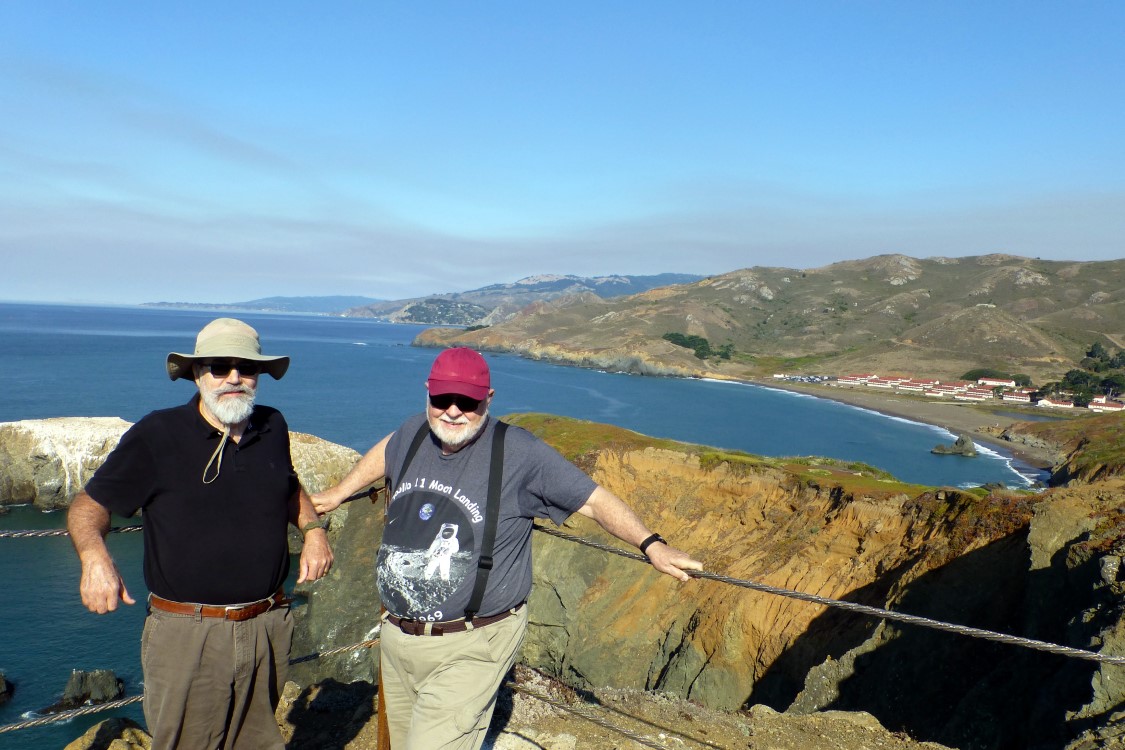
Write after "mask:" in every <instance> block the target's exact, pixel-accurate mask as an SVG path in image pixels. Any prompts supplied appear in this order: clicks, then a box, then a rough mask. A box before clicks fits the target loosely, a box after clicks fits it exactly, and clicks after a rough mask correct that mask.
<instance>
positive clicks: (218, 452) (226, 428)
mask: <svg viewBox="0 0 1125 750" xmlns="http://www.w3.org/2000/svg"><path fill="white" fill-rule="evenodd" d="M229 437H230V425H229V424H225V425H223V439H222V440H220V441H219V447H218V448H216V449H215V452H214V453H212V454H211V458H209V459H208V460H207V465H206V466H204V467H203V483H204V484H211V483H212V482H214V481H215V480H216V479H218V478H219V472H220V471H222V468H223V448H224V447H225V446H226V444H227V438H229ZM216 459H218V460H217V461H216ZM211 464H215V476H213V477H211V478H210V479H208V478H207V472H208V471H210V470H211Z"/></svg>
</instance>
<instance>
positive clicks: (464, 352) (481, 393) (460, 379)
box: [426, 346, 491, 401]
mask: <svg viewBox="0 0 1125 750" xmlns="http://www.w3.org/2000/svg"><path fill="white" fill-rule="evenodd" d="M490 382H491V381H490V377H489V373H488V363H487V362H485V361H484V357H482V356H481V355H479V354H477V353H476V352H474V351H473V350H472V349H467V348H465V347H463V346H458V347H454V348H453V349H446V350H445V351H444V352H442V353H441V354H439V355H437V359H435V360H434V366H433V367H431V368H430V377H429V379H428V380H427V381H426V385H427V386H428V387H429V389H430V395H431V396H442V395H445V394H446V393H455V394H457V395H458V396H468V397H469V398H472V399H476V400H477V401H483V400H484V399H485V398H487V397H488V391H489V388H490V387H491V386H490Z"/></svg>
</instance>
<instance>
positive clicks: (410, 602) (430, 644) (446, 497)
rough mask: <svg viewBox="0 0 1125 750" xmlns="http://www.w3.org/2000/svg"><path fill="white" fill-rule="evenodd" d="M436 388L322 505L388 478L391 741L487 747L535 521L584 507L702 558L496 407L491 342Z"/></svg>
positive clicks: (687, 564) (677, 560)
mask: <svg viewBox="0 0 1125 750" xmlns="http://www.w3.org/2000/svg"><path fill="white" fill-rule="evenodd" d="M426 389H427V391H428V393H427V399H426V410H425V413H424V414H418V415H416V416H414V417H411V418H410V419H408V420H407V421H406V422H405V423H404V424H403V425H402V426H401V427H400V428H399V429H397V430H395V431H394V432H393V433H391V434H390V435H388V436H387V437H385V438H383V439H382V440H381V441H379V443H378V444H377V445H375V446H374V447H373V448H372V449H371V450H369V451H368V452H367V454H366V455H364V456H363V458H362V459H360V461H359V463H357V464H356V466H355V467H354V468H353V469H352V470H351V472H350V473H349V474H348V475H347V476H346V477H345V478H344V479H343V481H341V482H340V484H338V485H337V486H336V487H333V488H332V489H330V490H327V491H326V492H322V493H320V494H318V495H315V496H314V497H313V505H314V506H315V507H316V510H317V511H318V512H320V513H325V512H327V511H330V510H333V509H334V508H336V507H338V506H339V505H340V503H341V502H343V499H344V498H346V497H348V496H350V495H352V494H353V493H355V492H357V491H358V490H361V489H363V488H364V487H367V486H368V485H370V484H371V483H373V482H375V481H377V480H378V479H380V478H382V477H384V476H385V477H386V479H387V488H388V492H389V493H390V497H391V502H390V504H389V507H388V510H387V525H386V528H385V530H384V532H383V544H382V546H381V547H380V548H379V556H378V560H377V562H376V566H377V569H378V579H379V595H380V597H381V599H382V602H383V606H384V607H385V608H386V609H387V612H388V615H387V616H386V618H385V622H387V623H389V625H386V626H384V627H383V628H382V633H381V643H380V671H381V674H382V683H383V693H384V701H385V705H386V710H387V719H388V726H389V728H390V732H391V746H392V747H393V748H394V750H431V749H432V748H436V747H441V748H444V749H446V750H475V748H479V747H480V746H481V743H483V742H484V737H485V733H486V732H487V730H488V724H489V721H490V720H491V717H492V709H493V707H494V705H495V702H496V693H497V690H498V689H499V687H500V683H501V681H502V680H503V679H504V676H505V675H506V674H507V672H508V670H509V669H511V667H512V665H513V664H514V663H515V659H516V654H517V652H518V651H519V647H520V644H521V643H522V642H523V637H524V633H525V631H526V628H527V607H526V606H525V602H526V601H527V597H528V594H529V593H530V592H531V530H532V521H533V519H535V518H550V519H551V520H553V521H554V522H555V523H558V524H561V523H562V522H563V521H565V520H566V519H567V518H568V517H569V516H570V515H571V514H572V513H574V512H578V513H581V514H582V515H584V516H588V517H589V518H592V519H593V520H595V521H597V522H598V524H600V525H601V526H602V528H604V529H605V530H606V531H608V532H609V533H611V534H613V535H614V536H616V537H618V538H619V539H621V540H622V541H625V542H628V543H629V544H632V545H635V546H637V547H639V548H640V550H641V552H642V553H644V554H646V555H647V556H648V558H649V560H650V561H651V563H652V565H653V567H655V568H656V569H657V570H659V571H661V572H662V573H666V574H668V575H670V576H672V577H674V578H677V579H679V580H681V581H686V580H688V578H689V576H688V574H687V573H685V572H684V571H686V570H700V569H701V568H702V566H701V564H700V563H699V562H697V561H696V560H693V559H692V558H691V557H690V556H689V555H687V554H686V553H684V552H681V551H680V550H678V549H676V548H674V547H671V546H669V545H668V544H667V543H666V542H665V541H664V539H663V538H662V537H661V536H660V535H659V534H654V533H652V531H651V530H650V529H648V527H646V526H645V525H644V523H643V522H642V521H641V519H640V518H639V517H638V516H637V515H636V513H634V512H633V511H632V510H630V509H629V507H628V506H627V505H626V504H625V503H624V502H622V501H621V500H620V499H619V498H618V497H617V496H616V495H614V494H613V493H611V492H610V491H609V490H607V489H605V488H604V487H601V486H599V485H598V484H596V483H595V482H594V481H593V480H592V479H590V478H589V477H588V476H586V474H584V473H583V472H582V471H581V470H580V469H578V468H577V467H576V466H574V464H572V463H570V462H569V461H567V460H566V459H565V458H563V457H562V456H561V455H559V453H558V452H557V451H555V450H554V449H553V448H551V447H550V446H548V445H547V444H546V443H544V442H543V441H541V440H539V439H538V438H536V437H535V436H534V435H532V434H531V433H529V432H527V431H526V430H523V429H520V428H518V427H511V426H508V425H506V424H504V423H502V422H499V421H498V420H496V419H491V418H489V416H488V407H489V404H491V403H492V397H493V395H494V393H495V391H493V389H492V386H491V379H490V375H489V370H488V364H487V363H486V362H485V361H484V357H482V356H481V355H480V354H478V353H477V352H475V351H473V350H472V349H466V348H453V349H447V350H445V351H443V352H442V353H441V354H439V355H438V356H437V358H436V359H435V360H434V364H433V367H432V368H431V369H430V376H429V379H428V380H427V381H426ZM435 636H441V637H435Z"/></svg>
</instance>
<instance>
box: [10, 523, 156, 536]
mask: <svg viewBox="0 0 1125 750" xmlns="http://www.w3.org/2000/svg"><path fill="white" fill-rule="evenodd" d="M142 528H144V527H143V526H114V527H113V528H112V529H110V530H109V533H111V534H125V533H128V532H130V531H140V530H141V529H142ZM44 536H70V532H69V531H67V530H66V529H30V530H23V531H17V530H13V531H0V539H32V538H35V537H44Z"/></svg>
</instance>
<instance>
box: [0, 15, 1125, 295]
mask: <svg viewBox="0 0 1125 750" xmlns="http://www.w3.org/2000/svg"><path fill="white" fill-rule="evenodd" d="M1123 89H1125V3H1121V2H1117V1H1116V0H1115V1H1113V2H1036V1H1035V0H1024V1H1022V2H987V1H983V2H957V1H954V0H946V1H943V2H927V1H926V0H916V1H907V0H903V1H901V2H875V1H864V0H855V1H854V2H811V1H802V0H793V1H791V2H777V1H776V0H773V1H771V2H753V1H752V0H738V1H735V0H730V1H725V0H701V1H700V2H663V1H662V0H645V2H640V0H637V1H635V2H616V3H615V2H605V1H604V0H598V1H597V2H587V1H586V0H571V1H570V2H567V3H540V2H531V3H528V2H488V1H487V0H485V1H482V2H471V3H470V2H441V1H440V0H439V1H435V2H424V3H389V2H324V3H297V2H284V1H279V0H275V1H274V2H269V3H265V2H240V3H218V2H210V1H209V0H196V1H195V2H191V3H181V2H167V3H145V4H142V3H134V2H129V3H125V2H96V3H75V2H58V1H56V0H7V1H6V2H3V3H0V258H2V264H3V265H2V266H0V299H8V300H47V301H92V302H120V303H136V302H144V301H156V300H183V301H202V302H230V301H239V300H247V299H253V298H257V297H265V296H272V295H322V294H366V295H369V296H372V297H381V298H388V299H398V298H404V297H413V296H419V295H424V294H428V293H433V292H448V291H462V290H466V289H472V288H476V287H479V286H483V285H486V284H490V283H496V282H507V281H515V280H517V279H519V278H522V277H525V276H529V275H534V274H545V273H558V274H568V273H569V274H579V275H587V276H595V275H607V274H614V273H625V274H648V273H660V272H673V271H674V272H682V273H699V274H715V273H724V272H727V271H732V270H735V269H738V268H746V267H750V266H756V265H765V266H786V267H794V268H813V267H819V266H823V265H827V264H829V263H832V262H835V261H838V260H845V259H855V258H864V257H869V256H872V255H879V254H883V253H892V252H895V253H903V254H906V255H911V256H914V257H929V256H935V255H948V256H963V255H980V254H986V253H995V252H1002V253H1011V254H1016V255H1025V256H1031V257H1042V258H1052V259H1059V260H1101V259H1111V258H1122V257H1125V248H1123V243H1125V91H1123Z"/></svg>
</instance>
